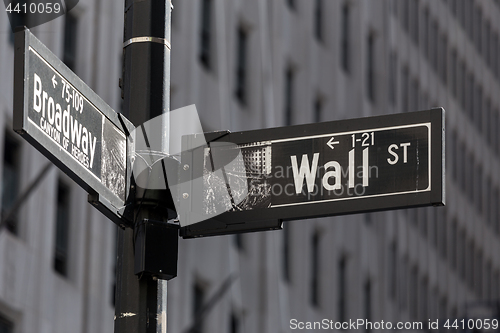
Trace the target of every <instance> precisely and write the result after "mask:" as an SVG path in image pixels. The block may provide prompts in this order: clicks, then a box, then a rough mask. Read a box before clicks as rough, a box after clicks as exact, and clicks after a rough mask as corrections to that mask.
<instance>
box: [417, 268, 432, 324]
mask: <svg viewBox="0 0 500 333" xmlns="http://www.w3.org/2000/svg"><path fill="white" fill-rule="evenodd" d="M419 289H420V290H419V292H418V319H420V320H422V321H424V320H426V319H429V318H430V317H429V315H431V316H434V313H432V312H431V313H429V307H430V304H429V303H430V302H429V280H428V279H427V278H423V279H421V280H420V288H419Z"/></svg>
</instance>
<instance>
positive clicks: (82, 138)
mask: <svg viewBox="0 0 500 333" xmlns="http://www.w3.org/2000/svg"><path fill="white" fill-rule="evenodd" d="M53 80H54V78H53ZM63 83H64V87H65V88H68V87H69V85H68V84H66V83H65V82H64V81H63ZM33 85H34V96H33V109H34V110H35V111H36V112H37V113H41V118H40V124H39V126H40V128H41V129H42V131H44V132H45V133H46V134H47V135H48V136H49V137H51V138H52V139H53V140H54V141H56V142H57V143H59V144H61V133H62V135H63V136H64V137H65V138H66V139H67V140H71V144H72V147H71V155H73V157H75V159H76V160H77V161H79V162H80V163H81V164H83V165H84V166H85V167H87V168H92V166H93V163H94V156H95V147H96V143H97V137H96V136H95V135H94V134H93V133H92V132H91V131H89V130H88V129H87V127H85V126H82V124H81V123H80V122H79V121H78V119H77V118H73V116H72V115H71V111H70V110H71V104H70V103H68V105H67V107H66V108H65V109H64V110H63V107H64V106H61V105H60V104H59V103H56V102H55V101H54V98H53V97H52V96H49V95H48V93H47V92H46V91H44V90H43V85H42V80H41V79H40V77H39V76H38V75H37V74H36V73H33ZM64 87H63V94H64V92H65V91H66V93H67V97H68V98H67V102H69V100H71V99H72V100H73V101H75V100H77V102H76V103H75V102H74V103H73V106H74V107H75V109H76V111H77V112H80V113H81V111H82V110H83V98H80V96H79V95H78V94H76V95H75V93H74V92H73V95H75V96H77V98H73V97H72V95H69V89H64ZM80 101H81V102H80ZM76 106H78V107H77V108H76ZM65 142H66V141H65Z"/></svg>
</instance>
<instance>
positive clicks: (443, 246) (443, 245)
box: [436, 208, 448, 260]
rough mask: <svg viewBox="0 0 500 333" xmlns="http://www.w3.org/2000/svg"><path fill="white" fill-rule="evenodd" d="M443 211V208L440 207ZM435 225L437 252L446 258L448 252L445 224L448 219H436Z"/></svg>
mask: <svg viewBox="0 0 500 333" xmlns="http://www.w3.org/2000/svg"><path fill="white" fill-rule="evenodd" d="M441 209H443V211H444V208H441ZM436 224H437V227H438V233H439V252H440V253H441V256H442V257H443V259H445V260H446V256H447V254H448V253H447V252H448V242H447V240H448V238H447V237H448V235H447V226H448V221H446V219H444V220H441V219H440V220H439V221H436Z"/></svg>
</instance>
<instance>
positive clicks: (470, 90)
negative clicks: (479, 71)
mask: <svg viewBox="0 0 500 333" xmlns="http://www.w3.org/2000/svg"><path fill="white" fill-rule="evenodd" d="M474 81H475V80H474V75H473V74H472V73H469V74H468V75H467V81H466V87H465V92H466V94H465V111H466V112H467V116H468V117H469V119H470V120H471V121H474V86H475V82H474Z"/></svg>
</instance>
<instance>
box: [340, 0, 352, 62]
mask: <svg viewBox="0 0 500 333" xmlns="http://www.w3.org/2000/svg"><path fill="white" fill-rule="evenodd" d="M341 15H342V19H341V27H340V30H341V36H342V37H341V45H340V50H341V57H340V59H341V62H342V68H343V69H344V70H345V71H346V72H349V70H350V68H349V67H350V63H349V57H350V56H351V54H350V50H349V47H350V44H349V37H350V31H349V25H350V22H349V21H350V20H349V16H350V8H349V4H348V3H344V5H343V6H342V14H341Z"/></svg>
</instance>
